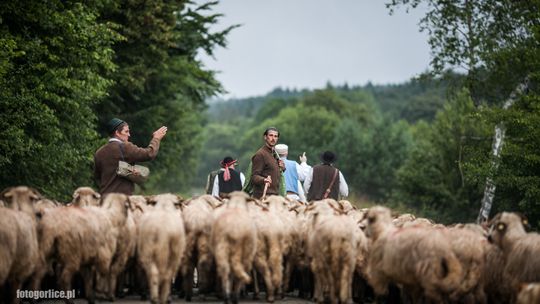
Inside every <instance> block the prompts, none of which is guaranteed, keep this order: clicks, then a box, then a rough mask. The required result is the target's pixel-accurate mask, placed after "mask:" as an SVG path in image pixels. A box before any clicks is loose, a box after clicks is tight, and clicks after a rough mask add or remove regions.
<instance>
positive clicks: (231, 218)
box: [210, 191, 257, 303]
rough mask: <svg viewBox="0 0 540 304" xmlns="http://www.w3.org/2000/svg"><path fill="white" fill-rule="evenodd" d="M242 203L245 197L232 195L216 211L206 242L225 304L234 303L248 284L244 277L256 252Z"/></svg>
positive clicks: (250, 222)
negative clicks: (207, 242)
mask: <svg viewBox="0 0 540 304" xmlns="http://www.w3.org/2000/svg"><path fill="white" fill-rule="evenodd" d="M246 199H247V196H246V195H245V193H242V192H239V191H235V192H232V193H231V194H230V199H229V200H228V201H227V203H226V204H224V205H223V206H222V207H220V208H218V209H216V211H215V212H216V218H215V221H214V223H213V225H212V232H211V237H210V239H211V241H210V242H211V244H212V252H213V253H214V256H215V260H216V267H217V273H218V276H219V278H220V279H221V286H222V289H223V293H224V295H223V296H224V302H225V303H229V301H232V303H238V295H239V292H240V289H241V288H242V286H243V285H244V284H247V283H249V282H250V281H251V277H250V276H249V274H248V273H249V272H250V271H251V268H252V265H253V260H254V258H255V253H256V249H257V230H256V229H257V228H256V226H255V223H253V220H252V219H251V217H250V215H249V213H248V208H247V203H246ZM232 285H234V286H232Z"/></svg>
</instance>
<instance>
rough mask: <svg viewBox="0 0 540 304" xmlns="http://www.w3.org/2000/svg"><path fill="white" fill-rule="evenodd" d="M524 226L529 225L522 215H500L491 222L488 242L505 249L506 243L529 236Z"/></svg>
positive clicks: (509, 213) (506, 213)
mask: <svg viewBox="0 0 540 304" xmlns="http://www.w3.org/2000/svg"><path fill="white" fill-rule="evenodd" d="M524 225H528V221H527V219H526V218H525V217H524V216H523V215H521V214H518V213H511V212H502V213H499V214H497V215H496V216H495V217H494V218H493V219H492V220H491V222H490V225H489V226H490V229H489V234H488V241H489V242H490V243H493V244H495V245H497V246H499V247H500V248H503V247H505V243H506V241H510V242H511V241H512V239H515V238H519V237H521V236H523V235H525V234H527V232H526V231H525V228H524Z"/></svg>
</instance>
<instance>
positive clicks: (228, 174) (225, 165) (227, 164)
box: [221, 159, 238, 181]
mask: <svg viewBox="0 0 540 304" xmlns="http://www.w3.org/2000/svg"><path fill="white" fill-rule="evenodd" d="M237 162H238V160H236V159H233V160H231V161H228V162H224V161H221V166H222V167H223V168H225V172H224V173H223V180H224V181H228V180H230V179H231V172H230V171H229V167H230V166H233V165H235V164H236V163H237Z"/></svg>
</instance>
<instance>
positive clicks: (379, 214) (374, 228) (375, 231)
mask: <svg viewBox="0 0 540 304" xmlns="http://www.w3.org/2000/svg"><path fill="white" fill-rule="evenodd" d="M366 220H367V227H366V236H368V237H369V238H372V239H373V240H377V239H378V238H379V236H380V235H381V234H382V233H383V231H384V230H385V229H386V228H387V227H390V226H392V215H391V212H390V209H388V208H386V207H383V206H374V207H371V208H370V209H369V210H368V212H367V214H366Z"/></svg>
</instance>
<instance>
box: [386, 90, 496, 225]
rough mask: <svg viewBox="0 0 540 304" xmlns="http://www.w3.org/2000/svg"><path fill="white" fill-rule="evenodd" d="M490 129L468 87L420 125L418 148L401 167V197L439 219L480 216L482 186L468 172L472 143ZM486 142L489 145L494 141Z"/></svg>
mask: <svg viewBox="0 0 540 304" xmlns="http://www.w3.org/2000/svg"><path fill="white" fill-rule="evenodd" d="M487 132H488V125H487V124H481V123H479V121H478V120H477V114H476V110H475V107H474V104H473V102H472V99H471V98H470V96H469V94H468V92H467V91H462V92H460V93H459V94H458V95H456V96H455V97H454V98H452V99H451V100H449V103H448V104H447V105H446V106H445V108H444V110H443V111H441V112H439V113H438V114H437V116H436V118H435V120H434V122H433V124H432V125H429V124H426V123H420V124H419V125H418V126H417V127H416V131H415V132H414V133H413V134H414V141H415V144H414V146H413V148H412V152H411V154H410V156H409V157H408V159H407V160H406V161H405V164H404V165H403V167H402V168H400V169H399V172H398V180H399V191H398V192H397V193H396V196H395V200H397V201H401V202H404V203H405V204H406V205H409V206H411V207H413V208H415V209H416V210H418V211H421V213H422V214H424V215H426V216H429V217H431V218H433V219H435V220H436V221H442V222H445V223H451V222H456V221H472V220H474V219H475V214H476V211H477V209H478V203H477V202H478V201H479V199H480V197H481V190H480V187H481V186H479V184H478V183H477V181H475V180H469V179H467V178H466V177H470V175H469V174H467V172H466V170H465V169H464V163H465V162H468V161H469V160H470V158H471V156H470V154H469V153H468V150H467V148H466V147H467V144H470V143H471V142H473V144H476V143H475V142H474V139H476V138H482V137H483V136H485V135H487V134H488V133H487ZM484 138H485V137H484ZM488 138H489V137H488ZM483 146H484V148H485V149H489V142H488V143H487V144H484V145H483Z"/></svg>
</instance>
